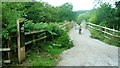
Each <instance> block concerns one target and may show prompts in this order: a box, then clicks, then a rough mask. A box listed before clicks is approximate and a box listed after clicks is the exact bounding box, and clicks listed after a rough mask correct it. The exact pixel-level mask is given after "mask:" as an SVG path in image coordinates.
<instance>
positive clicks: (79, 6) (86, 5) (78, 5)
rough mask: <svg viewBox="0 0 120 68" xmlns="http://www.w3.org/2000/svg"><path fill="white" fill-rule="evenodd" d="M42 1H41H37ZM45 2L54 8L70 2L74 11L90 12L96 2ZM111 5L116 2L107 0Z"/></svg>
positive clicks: (87, 0)
mask: <svg viewBox="0 0 120 68" xmlns="http://www.w3.org/2000/svg"><path fill="white" fill-rule="evenodd" d="M37 1H40V0H37ZM42 1H44V2H48V4H50V5H52V6H60V5H62V4H64V3H66V2H70V3H72V5H73V10H74V11H76V10H90V9H92V8H93V6H94V4H93V3H94V1H95V0H42ZM105 1H108V2H111V3H114V1H115V0H105Z"/></svg>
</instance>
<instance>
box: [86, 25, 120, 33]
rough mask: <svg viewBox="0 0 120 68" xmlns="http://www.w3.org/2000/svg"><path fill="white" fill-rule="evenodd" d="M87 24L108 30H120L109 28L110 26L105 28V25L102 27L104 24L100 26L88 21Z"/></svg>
mask: <svg viewBox="0 0 120 68" xmlns="http://www.w3.org/2000/svg"><path fill="white" fill-rule="evenodd" d="M88 24H89V25H93V26H97V27H100V28H104V29H107V30H110V31H114V32H120V31H118V30H115V29H110V28H107V27H104V26H100V25H96V24H93V23H88Z"/></svg>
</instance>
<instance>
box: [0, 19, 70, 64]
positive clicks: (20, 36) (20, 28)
mask: <svg viewBox="0 0 120 68" xmlns="http://www.w3.org/2000/svg"><path fill="white" fill-rule="evenodd" d="M24 21H25V20H24V19H23V18H20V19H18V20H17V22H16V23H17V49H18V51H17V52H18V62H19V63H21V62H22V61H23V60H25V55H26V54H25V46H27V45H29V44H31V43H33V44H36V43H35V42H37V41H40V40H44V41H45V39H46V38H47V35H46V33H47V32H48V31H47V30H39V31H31V32H25V30H24ZM69 24H70V25H71V23H70V22H66V23H64V24H62V25H60V27H61V28H62V29H66V28H67V25H69ZM38 33H39V34H41V35H42V36H41V37H37V38H36V34H38ZM29 35H30V36H31V38H32V40H27V41H25V37H26V36H29ZM11 40H12V39H11V38H9V39H8V48H1V49H0V52H7V53H8V54H7V56H8V60H4V59H2V60H4V61H3V63H11V62H12V61H11V55H12V53H11V50H12V49H11V46H12V45H11Z"/></svg>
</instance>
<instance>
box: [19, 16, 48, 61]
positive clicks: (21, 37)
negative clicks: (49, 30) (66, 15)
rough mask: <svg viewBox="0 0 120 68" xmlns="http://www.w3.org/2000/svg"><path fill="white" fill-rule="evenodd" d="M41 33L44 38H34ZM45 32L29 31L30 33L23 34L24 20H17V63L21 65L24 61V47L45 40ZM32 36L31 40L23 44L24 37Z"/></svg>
mask: <svg viewBox="0 0 120 68" xmlns="http://www.w3.org/2000/svg"><path fill="white" fill-rule="evenodd" d="M37 33H43V34H44V36H43V37H40V38H37V39H36V38H35V34H37ZM45 34H46V30H40V31H31V32H24V19H23V18H21V19H18V20H17V46H18V62H19V63H21V62H22V61H23V60H25V45H28V44H31V43H33V44H35V42H37V41H39V40H42V39H45V38H47V36H46V35H45ZM27 35H32V40H30V41H27V42H25V36H27Z"/></svg>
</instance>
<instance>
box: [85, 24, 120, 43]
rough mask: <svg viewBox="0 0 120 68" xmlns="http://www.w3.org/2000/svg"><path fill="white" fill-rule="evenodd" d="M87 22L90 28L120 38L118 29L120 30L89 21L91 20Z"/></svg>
mask: <svg viewBox="0 0 120 68" xmlns="http://www.w3.org/2000/svg"><path fill="white" fill-rule="evenodd" d="M87 24H88V27H89V28H92V29H95V30H98V31H100V32H102V33H104V34H105V35H109V36H112V37H115V38H120V31H118V30H115V29H110V28H107V27H104V26H100V25H96V24H93V23H89V22H88V23H87ZM105 37H106V38H108V37H107V36H105ZM119 42H120V41H119Z"/></svg>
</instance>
